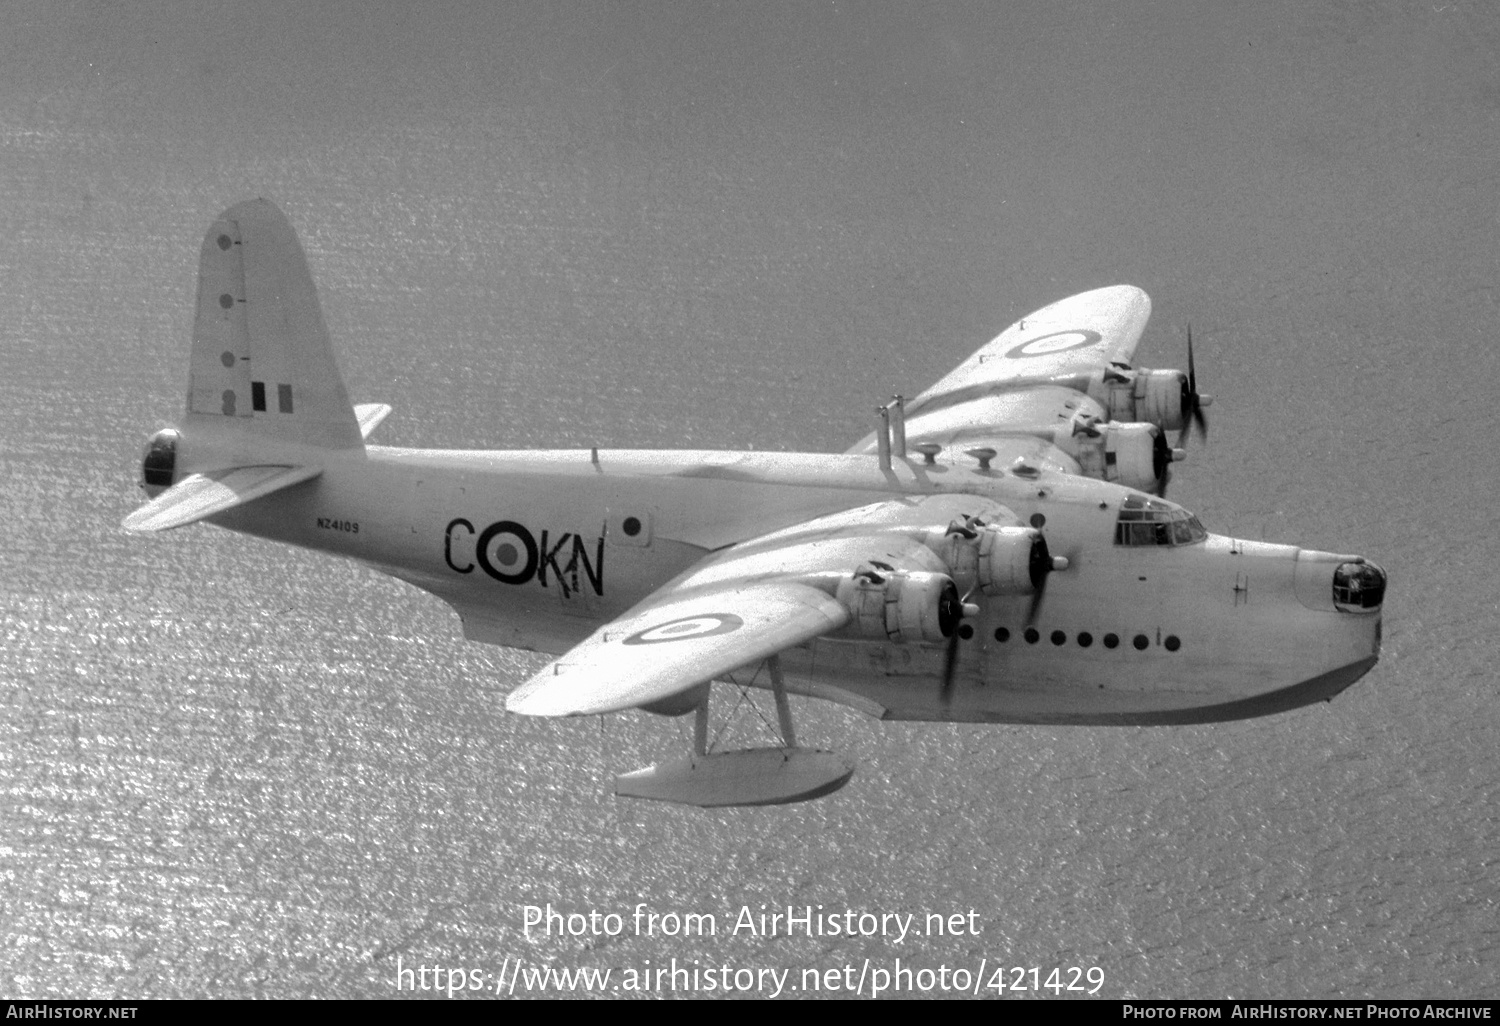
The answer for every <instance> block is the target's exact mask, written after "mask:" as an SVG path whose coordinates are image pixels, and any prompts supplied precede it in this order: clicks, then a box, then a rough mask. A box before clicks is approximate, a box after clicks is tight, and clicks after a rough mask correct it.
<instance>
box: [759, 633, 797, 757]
mask: <svg viewBox="0 0 1500 1026" xmlns="http://www.w3.org/2000/svg"><path fill="white" fill-rule="evenodd" d="M766 666H767V667H768V668H769V669H770V671H771V694H773V695H775V696H776V719H777V720H778V721H779V722H780V724H781V740H782V743H783V744H785V745H786V747H788V748H796V747H797V737H796V735H795V734H793V733H792V707H791V704H790V703H788V702H787V700H786V680H785V679H784V678H783V677H782V676H781V656H779V655H773V656H772V657H771V658H769V659H767V660H766Z"/></svg>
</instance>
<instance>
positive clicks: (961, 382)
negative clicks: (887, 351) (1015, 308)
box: [849, 285, 1151, 453]
mask: <svg viewBox="0 0 1500 1026" xmlns="http://www.w3.org/2000/svg"><path fill="white" fill-rule="evenodd" d="M1150 316H1151V298H1150V297H1149V296H1147V295H1146V293H1144V292H1142V291H1141V290H1140V289H1138V288H1136V287H1135V286H1133V285H1112V286H1110V287H1109V288H1103V289H1094V290H1093V291H1092V292H1083V293H1080V294H1078V295H1076V296H1070V297H1068V298H1067V299H1062V300H1059V301H1058V302H1056V303H1053V304H1052V305H1051V306H1046V307H1043V308H1042V309H1040V310H1038V311H1036V312H1035V313H1031V314H1027V315H1026V316H1025V317H1023V318H1021V319H1020V320H1019V321H1017V322H1016V323H1015V324H1012V325H1011V326H1010V327H1008V328H1006V329H1005V330H1004V331H1002V332H1001V333H1000V334H999V335H997V336H996V337H995V338H994V339H993V340H992V341H990V342H989V343H988V344H987V345H984V346H981V347H980V348H979V349H978V350H977V351H976V352H975V353H974V354H973V355H971V356H970V357H969V358H968V359H967V360H965V361H964V362H963V363H961V364H959V365H958V367H957V368H955V369H954V370H953V371H952V372H951V373H949V374H947V375H946V376H944V377H943V378H942V379H941V380H939V381H938V382H937V383H936V384H934V385H933V386H932V387H931V388H928V389H927V390H926V391H924V392H923V393H922V394H921V395H919V396H917V397H916V398H915V399H912V400H910V401H909V402H907V404H906V432H907V438H908V440H909V441H911V442H913V443H915V442H920V441H935V442H938V443H939V444H941V445H943V446H945V447H948V446H952V445H956V444H958V443H960V442H963V443H965V444H969V445H990V446H992V447H993V443H994V440H995V439H996V438H998V437H1001V436H1005V435H1015V434H1041V433H1044V432H1047V431H1050V429H1051V428H1053V427H1055V426H1056V425H1057V423H1058V421H1059V420H1060V419H1061V420H1067V419H1068V418H1070V417H1071V416H1072V415H1073V414H1074V413H1075V412H1078V411H1079V410H1080V409H1082V410H1084V411H1085V412H1088V413H1093V414H1102V413H1103V411H1102V410H1101V409H1099V408H1097V406H1092V405H1088V404H1092V402H1093V401H1092V400H1084V404H1083V405H1082V406H1081V405H1080V402H1079V399H1080V396H1079V393H1087V391H1088V390H1089V384H1090V382H1091V381H1092V380H1095V379H1097V378H1098V377H1099V376H1100V375H1102V374H1103V373H1104V371H1105V370H1106V369H1107V368H1108V367H1109V365H1110V364H1111V363H1119V364H1128V363H1129V362H1130V359H1131V357H1132V356H1133V355H1134V353H1135V348H1136V346H1137V344H1139V342H1140V339H1141V333H1142V332H1143V331H1144V330H1145V328H1146V321H1147V320H1148V319H1149V318H1150ZM849 451H850V452H856V453H866V452H874V451H875V436H874V435H873V434H871V435H867V436H866V437H865V438H864V439H862V440H861V441H860V442H859V444H857V445H855V446H854V447H853V448H851V449H850V450H849Z"/></svg>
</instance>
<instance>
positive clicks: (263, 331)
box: [187, 199, 364, 449]
mask: <svg viewBox="0 0 1500 1026" xmlns="http://www.w3.org/2000/svg"><path fill="white" fill-rule="evenodd" d="M187 412H188V421H189V422H191V421H193V420H194V419H197V418H200V417H212V418H215V419H218V418H226V419H229V422H230V423H232V424H233V427H234V428H236V429H237V430H240V431H246V432H250V433H253V434H258V435H264V436H267V437H270V438H275V439H278V440H281V441H287V442H299V443H303V444H307V445H317V446H321V447H324V448H329V449H348V448H356V447H361V446H363V445H364V440H363V437H362V435H361V434H360V427H359V421H358V419H357V418H356V416H355V412H354V410H353V408H352V407H351V406H350V405H349V395H348V393H347V392H346V391H345V390H344V381H343V378H341V377H340V376H339V371H338V367H337V366H336V365H335V364H334V361H333V348H332V346H331V345H330V344H329V341H328V329H327V328H326V327H325V326H324V324H323V312H322V309H321V308H320V307H319V305H318V293H317V289H316V288H315V287H314V285H313V280H312V274H311V272H310V271H309V270H308V267H307V258H306V256H304V255H303V252H302V247H301V245H299V244H298V242H297V233H296V232H295V231H293V229H292V226H291V224H290V222H288V221H287V219H286V216H285V215H284V214H282V212H281V211H280V210H278V209H276V207H275V206H274V205H273V204H271V203H269V202H267V201H266V200H263V199H259V200H250V201H248V202H245V203H240V204H238V205H237V206H235V207H232V208H230V209H229V210H227V211H225V212H224V213H223V214H222V215H220V216H219V218H218V220H216V221H215V222H214V223H213V225H212V227H210V228H209V230H208V235H207V236H206V237H205V238H204V240H203V250H202V254H201V256H200V257H199V260H198V307H197V312H196V315H195V317H194V320H193V353H192V360H191V366H190V380H189V385H188V403H187ZM220 423H221V424H225V426H228V424H226V423H225V421H223V420H221V421H220Z"/></svg>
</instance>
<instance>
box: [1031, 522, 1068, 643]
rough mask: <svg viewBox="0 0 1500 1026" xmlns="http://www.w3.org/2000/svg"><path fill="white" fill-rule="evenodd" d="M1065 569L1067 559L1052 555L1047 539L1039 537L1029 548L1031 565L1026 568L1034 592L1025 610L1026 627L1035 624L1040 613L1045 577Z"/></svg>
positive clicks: (1044, 592)
mask: <svg viewBox="0 0 1500 1026" xmlns="http://www.w3.org/2000/svg"><path fill="white" fill-rule="evenodd" d="M1067 568H1068V557H1066V556H1054V555H1052V553H1051V552H1050V551H1049V550H1048V548H1047V539H1046V538H1043V537H1041V536H1040V535H1039V536H1038V537H1037V540H1036V544H1035V545H1033V546H1032V547H1031V564H1030V566H1029V567H1028V570H1029V571H1030V574H1031V586H1032V588H1034V589H1035V590H1034V591H1033V592H1032V593H1031V608H1030V609H1028V610H1026V626H1027V627H1030V626H1032V625H1033V624H1035V623H1036V618H1037V616H1038V614H1040V613H1041V611H1042V597H1043V596H1044V595H1045V594H1046V592H1047V575H1048V574H1050V573H1051V572H1052V571H1054V570H1066V569H1067Z"/></svg>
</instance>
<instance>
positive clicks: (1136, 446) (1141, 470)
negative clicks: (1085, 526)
mask: <svg viewBox="0 0 1500 1026" xmlns="http://www.w3.org/2000/svg"><path fill="white" fill-rule="evenodd" d="M1075 444H1076V445H1077V447H1078V452H1077V456H1076V457H1075V458H1076V459H1077V460H1078V465H1079V467H1080V468H1082V470H1083V472H1084V474H1085V475H1087V476H1088V477H1095V478H1098V479H1099V480H1101V481H1113V482H1115V483H1117V484H1122V485H1125V486H1126V487H1128V488H1135V489H1137V490H1139V491H1143V492H1152V493H1154V492H1157V491H1159V490H1160V488H1161V484H1162V481H1163V479H1164V478H1165V477H1166V473H1167V466H1168V464H1170V463H1171V462H1172V459H1173V456H1174V453H1173V451H1172V447H1171V446H1170V445H1169V444H1168V443H1167V439H1166V436H1165V435H1163V434H1162V429H1161V428H1159V427H1157V426H1156V425H1155V424H1140V423H1133V424H1121V423H1115V422H1111V423H1108V424H1100V425H1098V426H1097V428H1096V429H1095V430H1094V431H1093V434H1092V435H1079V436H1077V438H1076V443H1075ZM1175 455H1177V456H1180V455H1181V453H1176V454H1175Z"/></svg>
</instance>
